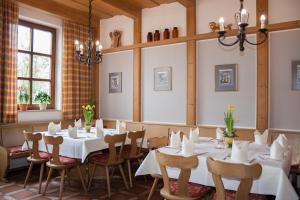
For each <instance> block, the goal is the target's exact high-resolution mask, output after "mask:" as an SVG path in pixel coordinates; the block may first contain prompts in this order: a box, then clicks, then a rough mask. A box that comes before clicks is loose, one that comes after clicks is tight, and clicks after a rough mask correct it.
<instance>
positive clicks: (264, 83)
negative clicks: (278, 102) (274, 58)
mask: <svg viewBox="0 0 300 200" xmlns="http://www.w3.org/2000/svg"><path fill="white" fill-rule="evenodd" d="M262 14H264V15H265V16H266V17H267V21H268V0H256V18H257V20H256V26H257V27H260V16H261V15H262ZM267 21H266V24H267ZM263 37H264V36H262V35H261V34H259V33H258V34H257V41H258V42H259V41H261V40H262V39H263ZM268 58H269V42H268V40H267V41H266V42H265V43H263V44H261V45H258V46H257V107H256V109H257V110H256V129H258V130H265V129H267V128H268V125H269V124H268V103H269V102H268V96H269V63H268Z"/></svg>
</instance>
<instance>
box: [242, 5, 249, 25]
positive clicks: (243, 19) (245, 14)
mask: <svg viewBox="0 0 300 200" xmlns="http://www.w3.org/2000/svg"><path fill="white" fill-rule="evenodd" d="M247 21H248V13H247V10H246V9H245V8H243V9H242V10H241V23H242V24H246V23H247Z"/></svg>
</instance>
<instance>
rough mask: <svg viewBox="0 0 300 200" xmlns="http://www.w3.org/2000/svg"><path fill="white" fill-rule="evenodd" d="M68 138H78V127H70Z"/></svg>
mask: <svg viewBox="0 0 300 200" xmlns="http://www.w3.org/2000/svg"><path fill="white" fill-rule="evenodd" d="M68 136H69V137H70V138H77V127H76V126H74V127H72V126H70V125H69V127H68Z"/></svg>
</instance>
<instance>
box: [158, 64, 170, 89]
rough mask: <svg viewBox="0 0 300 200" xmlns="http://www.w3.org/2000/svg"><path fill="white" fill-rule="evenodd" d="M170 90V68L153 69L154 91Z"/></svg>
mask: <svg viewBox="0 0 300 200" xmlns="http://www.w3.org/2000/svg"><path fill="white" fill-rule="evenodd" d="M170 90H172V67H157V68H154V91H170Z"/></svg>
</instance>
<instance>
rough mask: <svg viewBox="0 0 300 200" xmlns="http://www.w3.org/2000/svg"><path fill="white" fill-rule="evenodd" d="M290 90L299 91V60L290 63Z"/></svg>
mask: <svg viewBox="0 0 300 200" xmlns="http://www.w3.org/2000/svg"><path fill="white" fill-rule="evenodd" d="M292 90H300V60H298V61H292Z"/></svg>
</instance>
